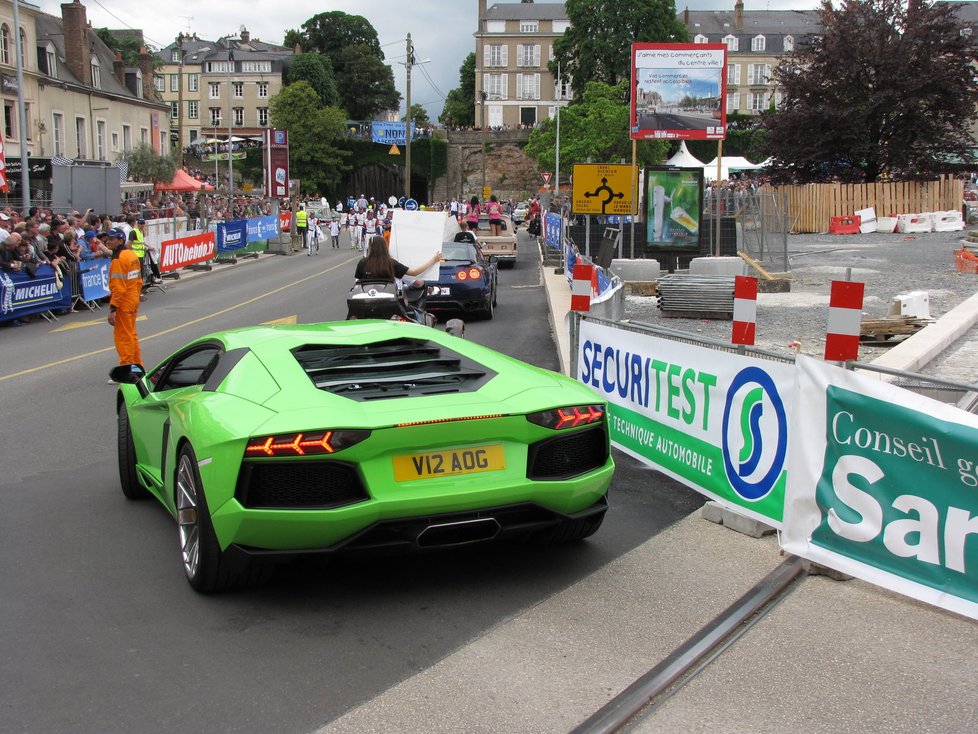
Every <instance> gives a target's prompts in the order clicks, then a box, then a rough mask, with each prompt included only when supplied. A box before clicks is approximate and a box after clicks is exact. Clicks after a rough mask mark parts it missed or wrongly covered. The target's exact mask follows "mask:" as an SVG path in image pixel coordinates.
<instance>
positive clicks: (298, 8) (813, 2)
mask: <svg viewBox="0 0 978 734" xmlns="http://www.w3.org/2000/svg"><path fill="white" fill-rule="evenodd" d="M26 1H27V2H31V4H35V5H38V6H40V8H41V10H43V11H44V12H46V13H50V14H52V15H56V16H59V17H60V16H61V2H62V0H26ZM82 4H84V5H85V8H86V11H87V15H88V20H89V21H90V22H91V23H92V25H93V26H94V27H95V28H102V27H108V28H127V27H128V28H138V29H141V30H142V31H143V35H144V37H145V38H146V40H147V41H148V42H149V43H150V44H153V45H155V46H156V47H164V46H167V45H168V44H170V43H172V42H173V40H174V39H175V38H176V36H177V34H178V33H180V32H181V31H183V32H184V33H188V32H190V33H194V32H196V33H197V35H198V36H199V37H201V38H205V39H207V40H216V39H218V38H220V37H221V36H224V35H227V34H232V33H233V34H235V35H237V34H238V32H239V29H240V27H241V26H242V25H243V26H245V28H247V29H248V31H249V32H250V33H251V37H252V38H258V39H261V40H262V41H265V42H267V43H275V44H280V43H282V39H283V38H284V37H285V32H286V31H287V30H289V29H296V30H298V29H299V28H300V27H301V26H302V24H303V23H304V22H305V21H307V20H308V19H309V18H311V17H313V16H314V15H317V14H319V13H325V12H330V11H334V10H339V11H342V12H344V13H349V14H350V15H362V16H363V17H365V18H366V19H367V20H369V21H370V23H371V24H372V25H373V27H374V28H375V29H376V30H377V37H378V39H379V40H380V43H381V46H382V50H383V52H384V56H385V58H386V60H387V62H388V63H389V64H391V65H392V67H393V69H394V82H395V84H396V86H397V90H398V91H399V92H400V93H401V96H402V97H403V96H404V93H405V83H406V73H405V68H404V66H403V64H402V63H399V62H403V61H404V59H405V57H406V51H405V39H406V36H407V34H408V33H410V34H411V40H412V41H413V42H414V54H415V58H416V60H417V61H419V62H421V61H425V60H427V63H424V64H422V65H421V66H420V68H419V67H415V68H414V70H413V72H412V76H411V103H412V104H421V105H423V106H424V107H425V108H426V109H427V110H428V114H429V116H430V117H431V119H432V120H437V119H438V115H439V114H440V113H441V111H442V107H443V105H444V97H445V95H446V94H448V92H449V91H450V90H451V89H454V88H455V87H456V86H458V70H459V67H460V66H461V65H462V61H463V60H464V59H465V57H466V55H467V54H469V53H470V52H472V51H474V50H475V38H474V37H473V34H474V33H475V31H476V25H477V18H478V5H479V4H478V0H401V1H400V2H395V1H393V0H332V1H323V0H285V1H284V2H283V0H233V1H232V0H210V2H201V0H163V1H158V2H133V0H82ZM494 4H496V3H494V2H493V1H492V0H489V2H488V5H489V6H490V7H491V6H492V5H494ZM499 4H504V3H499ZM817 4H818V2H817V0H745V1H744V7H745V9H747V10H783V9H788V8H790V9H797V10H807V9H812V8H814V7H816V6H817ZM687 5H688V6H689V9H690V10H733V6H734V0H698V1H697V2H688V0H687V1H685V2H684V0H677V2H676V9H677V10H679V11H681V10H682V9H683V8H684V7H687ZM429 77H430V79H429ZM402 106H403V101H402ZM402 111H403V110H402Z"/></svg>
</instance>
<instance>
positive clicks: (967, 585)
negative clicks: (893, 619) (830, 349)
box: [782, 356, 978, 619]
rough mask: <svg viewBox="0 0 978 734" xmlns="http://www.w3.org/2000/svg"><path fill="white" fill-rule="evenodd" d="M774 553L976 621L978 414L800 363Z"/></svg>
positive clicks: (844, 372)
mask: <svg viewBox="0 0 978 734" xmlns="http://www.w3.org/2000/svg"><path fill="white" fill-rule="evenodd" d="M796 370H797V373H798V388H799V394H800V395H803V396H804V405H805V409H804V410H800V411H798V413H797V414H796V415H795V416H794V417H793V419H792V424H791V437H792V441H791V448H790V450H789V462H790V465H791V473H790V481H789V482H788V488H787V495H786V505H785V517H784V530H783V534H782V545H783V547H784V548H785V549H786V550H788V551H790V552H791V553H794V554H796V555H799V556H802V557H804V558H808V559H810V560H812V561H815V562H816V563H820V564H822V565H824V566H828V567H831V568H835V569H838V570H840V571H843V572H844V573H847V574H850V575H852V576H856V577H858V578H861V579H863V580H865V581H869V582H871V583H874V584H878V585H879V586H883V587H885V588H888V589H890V590H892V591H896V592H899V593H902V594H906V595H908V596H912V597H914V598H916V599H919V600H921V601H924V602H928V603H930V604H934V605H935V606H939V607H943V608H944V609H949V610H951V611H953V612H957V613H958V614H964V615H967V616H969V617H972V618H976V619H978V417H976V416H974V415H972V414H971V413H968V412H967V411H964V410H961V409H959V408H957V407H954V406H951V405H947V404H944V403H940V402H938V401H936V400H932V399H930V398H926V397H923V396H920V395H917V394H915V393H912V392H910V391H909V390H905V389H902V388H899V387H895V386H893V385H890V384H887V383H883V382H879V381H878V380H875V379H870V378H868V377H865V376H862V375H859V374H855V373H853V372H850V371H847V370H843V369H840V368H839V367H836V366H834V365H829V364H826V363H825V362H820V361H818V360H815V359H811V358H809V357H804V356H800V357H799V358H798V360H797V363H796Z"/></svg>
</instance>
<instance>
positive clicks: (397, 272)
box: [354, 235, 441, 286]
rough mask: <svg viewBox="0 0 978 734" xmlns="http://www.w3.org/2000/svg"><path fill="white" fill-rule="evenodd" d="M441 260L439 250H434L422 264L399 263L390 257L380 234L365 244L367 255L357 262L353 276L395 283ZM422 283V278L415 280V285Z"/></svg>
mask: <svg viewBox="0 0 978 734" xmlns="http://www.w3.org/2000/svg"><path fill="white" fill-rule="evenodd" d="M439 260H441V251H438V252H436V253H435V254H434V255H432V256H431V259H430V260H428V261H427V262H426V263H424V264H423V265H415V266H414V267H413V268H409V267H408V266H407V265H405V264H404V263H400V262H398V261H397V260H395V259H394V258H392V257H391V255H390V252H389V251H388V249H387V241H386V240H385V239H384V238H383V237H381V236H380V235H376V236H374V237H371V238H370V241H369V243H368V244H367V255H366V256H365V257H364V258H363V259H362V260H360V262H358V263H357V270H356V273H355V276H354V277H356V279H357V280H387V281H393V282H395V283H397V282H400V280H401V278H403V277H404V276H406V275H413V276H417V275H421V273H423V272H424V271H425V270H427V269H428V268H430V267H431V266H432V265H434V264H435V263H437V262H438V261H439ZM423 284H424V281H422V280H416V281H415V282H414V285H415V286H421V285H423Z"/></svg>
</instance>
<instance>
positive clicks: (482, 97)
mask: <svg viewBox="0 0 978 734" xmlns="http://www.w3.org/2000/svg"><path fill="white" fill-rule="evenodd" d="M488 96H489V95H488V94H486V93H485V92H482V93H481V94H480V95H479V103H480V104H481V105H482V107H481V110H482V113H481V114H480V115H479V117H480V118H482V119H481V122H482V135H481V136H480V137H481V138H482V191H481V192H480V193H481V194H485V193H486V97H488ZM483 198H485V197H484V196H480V197H479V199H480V200H481V199H483Z"/></svg>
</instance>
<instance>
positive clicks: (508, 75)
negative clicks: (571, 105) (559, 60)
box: [475, 0, 570, 128]
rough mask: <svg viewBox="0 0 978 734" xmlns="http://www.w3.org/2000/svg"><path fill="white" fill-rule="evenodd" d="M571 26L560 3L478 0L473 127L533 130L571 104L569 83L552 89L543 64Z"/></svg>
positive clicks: (551, 81)
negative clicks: (525, 128)
mask: <svg viewBox="0 0 978 734" xmlns="http://www.w3.org/2000/svg"><path fill="white" fill-rule="evenodd" d="M569 25H570V21H569V20H568V19H567V11H566V10H565V9H564V4H563V3H534V2H532V0H523V2H521V3H497V4H495V5H493V6H492V7H490V8H487V7H486V0H479V28H478V30H477V31H476V33H475V66H476V68H475V99H476V109H475V124H476V127H486V126H488V127H490V128H499V127H510V128H513V127H524V126H533V125H536V124H537V123H538V122H540V121H542V120H545V119H547V118H549V117H552V116H553V115H554V112H555V110H556V107H557V105H566V104H567V103H568V102H569V101H570V80H569V79H565V80H564V83H563V84H561V85H560V88H558V87H557V85H556V84H555V81H554V77H553V75H552V74H551V73H550V71H549V69H548V68H547V64H548V63H549V62H550V60H551V59H553V57H554V56H553V44H554V40H555V39H557V38H559V37H560V36H561V35H563V33H564V31H566V30H567V28H568V27H569Z"/></svg>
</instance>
